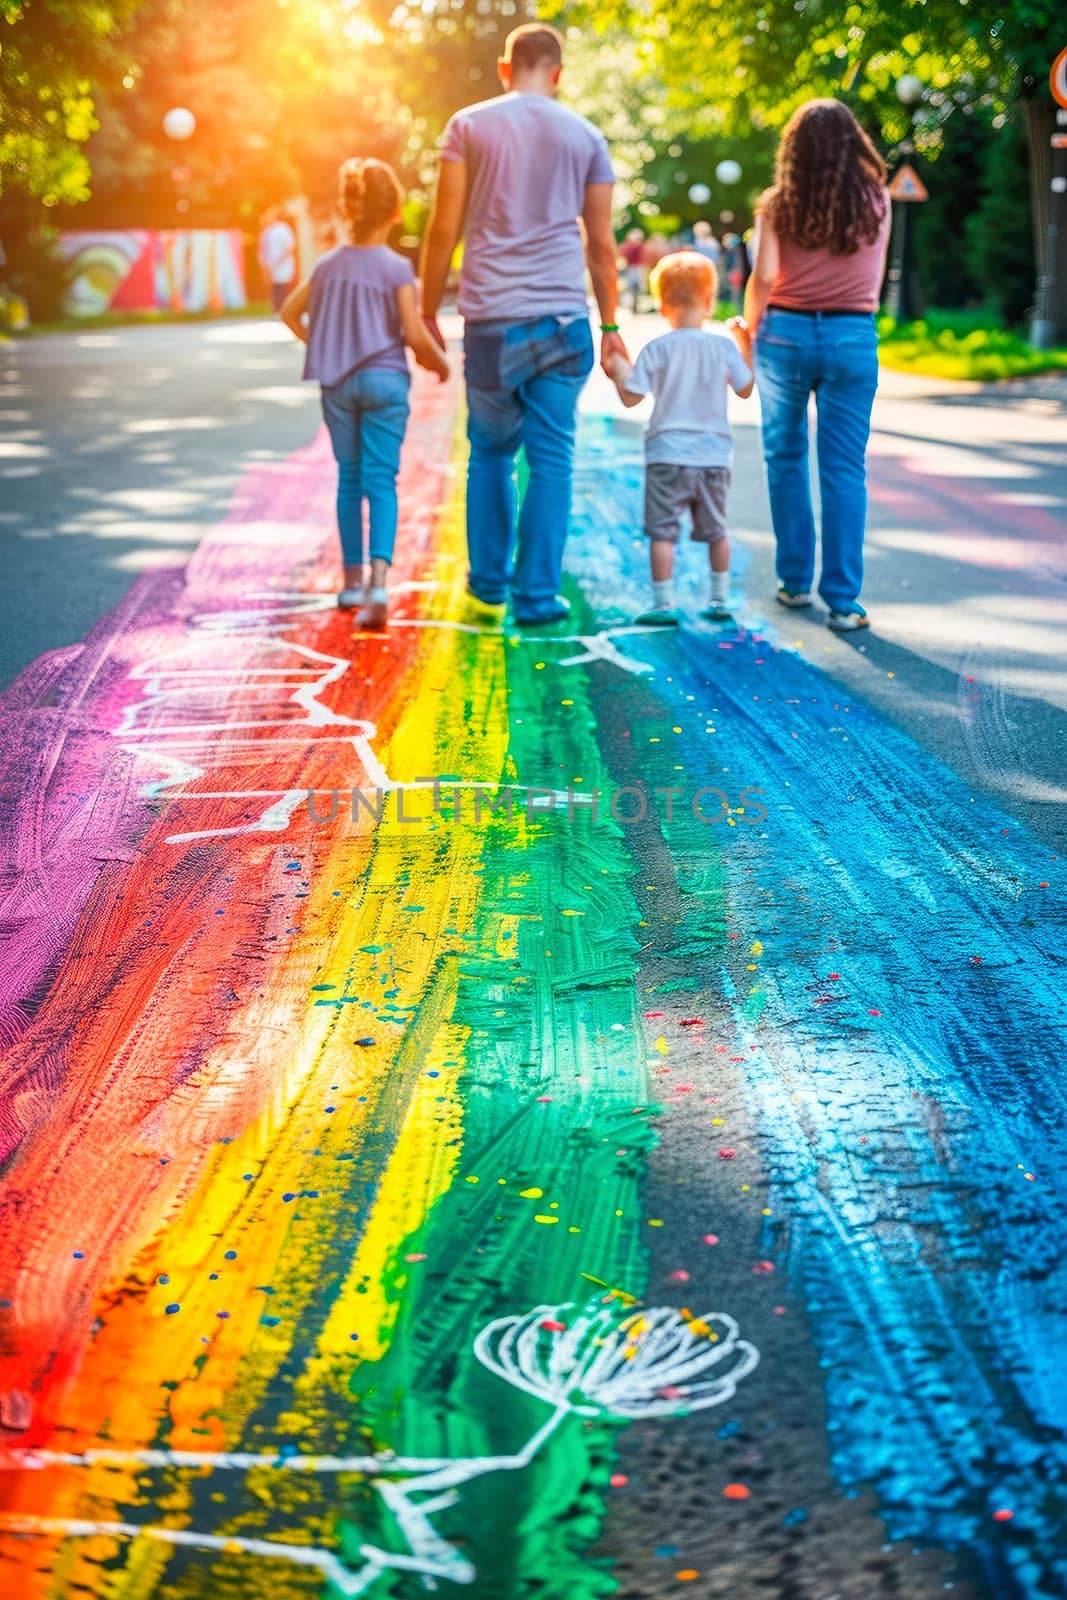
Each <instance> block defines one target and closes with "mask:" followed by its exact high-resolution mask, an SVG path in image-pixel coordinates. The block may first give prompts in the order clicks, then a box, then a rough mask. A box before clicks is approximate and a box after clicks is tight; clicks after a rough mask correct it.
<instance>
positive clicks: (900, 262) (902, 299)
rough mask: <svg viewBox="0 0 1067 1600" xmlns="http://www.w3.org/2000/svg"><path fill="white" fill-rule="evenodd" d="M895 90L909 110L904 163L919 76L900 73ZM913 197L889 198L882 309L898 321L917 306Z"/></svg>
mask: <svg viewBox="0 0 1067 1600" xmlns="http://www.w3.org/2000/svg"><path fill="white" fill-rule="evenodd" d="M896 93H897V99H898V100H899V101H900V103H901V105H902V106H905V107H907V108H908V110H909V117H908V123H909V126H908V134H907V135H906V136H905V138H903V139H902V140H901V141H900V147H899V148H900V154H901V157H902V158H903V162H904V163H907V162H908V160H909V158H912V157H914V155H915V146H914V144H913V143H912V141H911V137H910V135H911V123H912V121H913V120H914V117H915V109H914V108H915V107H916V106H917V105H918V103H919V101H920V100H921V99H922V94H923V83H922V79H921V78H917V77H916V76H915V74H914V73H913V72H906V73H904V75H903V76H902V77H900V78H898V79H897V81H896ZM890 193H891V194H892V187H891V188H890ZM914 198H918V197H917V196H916V197H914ZM914 198H904V197H901V198H899V199H898V198H894V200H893V209H894V212H895V219H894V220H895V226H894V229H893V251H892V256H891V259H890V263H889V275H888V287H887V291H886V308H887V310H888V311H889V313H890V315H891V316H893V317H895V318H896V320H897V321H898V322H910V321H911V320H912V318H913V317H914V316H915V314H916V312H917V310H918V309H919V307H918V296H917V295H916V293H915V283H914V272H913V269H912V259H911V258H912V220H911V208H912V205H913V204H914Z"/></svg>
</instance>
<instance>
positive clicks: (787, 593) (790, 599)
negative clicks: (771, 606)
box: [775, 589, 811, 610]
mask: <svg viewBox="0 0 1067 1600" xmlns="http://www.w3.org/2000/svg"><path fill="white" fill-rule="evenodd" d="M775 598H776V599H777V601H778V604H779V605H780V606H791V607H792V608H793V609H794V610H799V609H800V608H801V607H802V606H810V605H811V595H810V594H809V592H808V590H807V589H779V590H778V593H777V595H776V597H775Z"/></svg>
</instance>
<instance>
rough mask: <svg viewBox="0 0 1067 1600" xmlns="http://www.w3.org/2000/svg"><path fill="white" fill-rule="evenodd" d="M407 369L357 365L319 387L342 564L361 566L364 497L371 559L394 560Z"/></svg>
mask: <svg viewBox="0 0 1067 1600" xmlns="http://www.w3.org/2000/svg"><path fill="white" fill-rule="evenodd" d="M410 387H411V379H410V377H409V376H408V374H407V373H406V372H399V371H394V369H393V368H391V367H360V368H359V370H358V371H356V372H353V373H352V374H351V376H350V377H348V378H345V379H344V381H343V382H342V383H338V384H335V385H334V386H333V387H332V388H329V389H327V388H326V387H325V386H324V387H323V390H322V414H323V416H324V417H325V419H326V427H327V429H328V430H329V434H330V443H331V444H332V445H333V453H334V455H335V456H336V458H337V526H338V528H339V529H340V533H341V552H342V555H343V558H344V563H345V566H346V567H358V566H362V565H363V562H364V561H365V559H366V557H365V554H364V547H363V502H364V500H366V502H367V510H368V520H369V523H370V559H371V560H372V561H376V560H381V561H390V562H391V561H392V559H393V548H394V546H395V544H396V523H397V500H396V476H397V473H398V472H399V470H400V447H401V445H402V444H403V442H404V431H405V429H406V427H407V421H408V390H409V389H410Z"/></svg>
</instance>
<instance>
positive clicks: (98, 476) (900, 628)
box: [0, 316, 1067, 843]
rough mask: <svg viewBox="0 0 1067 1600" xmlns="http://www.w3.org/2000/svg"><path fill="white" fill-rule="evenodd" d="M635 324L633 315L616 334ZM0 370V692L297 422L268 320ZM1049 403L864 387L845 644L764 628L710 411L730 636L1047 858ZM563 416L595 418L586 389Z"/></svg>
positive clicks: (1062, 451)
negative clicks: (829, 698) (872, 716)
mask: <svg viewBox="0 0 1067 1600" xmlns="http://www.w3.org/2000/svg"><path fill="white" fill-rule="evenodd" d="M658 327H659V324H658V321H657V319H655V318H653V317H648V316H645V317H642V318H639V319H636V321H635V322H633V323H631V324H630V337H631V339H632V341H633V342H640V340H641V339H643V338H647V337H649V336H650V335H651V334H652V333H653V332H655V331H657V330H658ZM453 331H454V332H458V328H454V329H453ZM0 363H2V372H3V388H2V391H0V394H2V399H0V463H2V468H3V474H2V475H3V500H2V508H0V535H2V538H3V544H4V550H5V568H6V573H7V583H6V584H5V585H4V588H3V592H2V595H0V682H7V681H8V680H10V679H11V678H12V677H13V676H14V675H15V674H16V673H17V672H18V671H19V670H20V669H21V668H22V667H24V666H25V665H27V664H28V663H29V662H30V661H32V660H33V659H34V658H35V657H36V656H38V655H40V654H41V653H42V652H44V651H46V650H51V649H55V648H57V647H59V646H63V645H68V644H73V643H75V642H77V641H78V640H79V639H81V638H82V637H83V636H84V634H85V632H86V631H87V629H88V628H90V627H91V626H92V624H93V623H94V622H95V621H96V620H97V619H98V618H99V617H100V616H101V615H102V614H103V613H104V612H105V611H106V610H108V609H109V607H111V606H112V605H114V604H115V603H116V602H117V601H118V600H119V599H120V598H121V597H122V595H123V594H124V593H125V591H126V589H127V588H128V586H129V584H130V582H131V581H132V579H133V578H134V577H135V576H136V574H137V573H138V572H141V571H143V570H145V569H146V568H148V567H151V566H169V565H174V564H180V563H181V562H183V561H184V560H185V559H186V557H187V556H188V554H189V552H190V551H191V550H192V549H193V548H194V547H195V546H196V544H197V543H198V541H199V539H200V538H201V537H202V535H203V533H204V532H205V531H206V530H207V529H208V528H209V527H210V526H211V525H212V524H213V523H214V522H216V521H217V520H218V519H219V517H220V516H221V515H222V514H223V513H224V511H225V509H226V506H227V503H228V501H229V498H230V495H231V493H232V490H233V487H234V485H235V483H236V482H237V480H238V479H239V477H240V475H241V474H242V472H243V471H245V470H246V469H247V468H248V467H249V466H250V465H252V464H254V463H256V462H263V461H270V460H281V459H284V458H285V457H286V456H288V455H289V454H291V452H292V451H294V450H296V449H298V448H299V447H300V446H301V445H304V444H306V443H307V442H308V441H309V440H310V439H311V438H312V437H313V435H314V433H315V431H316V428H317V427H318V424H319V412H318V404H317V396H316V392H315V389H314V386H313V385H302V384H301V382H300V376H299V374H300V352H299V350H298V349H297V348H296V347H295V345H294V342H293V341H292V340H291V339H290V337H289V336H288V334H287V333H286V332H285V330H284V329H282V328H281V327H280V326H278V325H277V324H276V323H272V322H269V321H258V320H257V321H248V322H221V323H217V324H197V325H191V326H176V327H161V328H148V329H145V328H130V329H119V330H112V331H108V332H92V333H85V334H82V335H77V334H57V335H50V336H44V337H41V338H34V339H30V340H28V341H25V342H22V343H17V344H11V345H8V346H7V347H5V348H4V349H3V350H2V351H0ZM1065 401H1067V379H1064V378H1063V377H1062V376H1060V377H1051V378H1043V379H1035V380H1028V381H1024V382H1019V383H1012V384H1009V385H998V386H980V385H976V384H948V383H944V382H941V381H939V380H933V379H923V378H911V377H903V376H900V375H898V374H894V373H888V372H887V373H885V374H884V375H883V383H882V389H881V393H880V395H879V399H878V402H877V407H876V413H875V426H874V434H873V438H872V444H871V472H870V478H871V510H870V526H869V535H868V541H867V584H866V588H865V595H864V598H865V600H866V602H867V605H868V608H869V610H870V612H871V615H872V618H873V623H874V626H873V628H872V630H871V632H870V633H869V634H866V635H862V636H858V637H857V636H852V637H851V638H848V639H841V638H836V637H833V636H831V635H830V634H829V633H828V631H827V629H826V628H825V626H824V625H823V613H822V611H821V610H820V609H816V610H815V611H814V612H812V613H808V614H788V615H783V614H781V613H779V614H777V615H775V614H774V612H775V608H774V606H773V605H772V604H771V603H770V598H769V597H770V596H771V594H772V593H773V549H774V542H773V536H772V534H771V530H770V514H769V508H768V505H767V497H766V490H765V487H764V482H763V474H762V468H761V463H760V459H759V437H758V403H757V402H756V401H750V402H738V403H736V404H735V406H734V423H735V435H736V439H737V465H736V469H735V479H734V488H733V492H732V498H731V522H732V527H733V530H734V537H735V551H736V555H735V570H737V572H738V574H739V576H740V579H741V583H742V587H743V591H744V600H745V605H744V606H743V607H742V609H741V612H740V615H741V616H742V618H743V620H745V621H747V622H748V623H749V625H758V624H759V622H760V620H761V618H764V617H765V618H766V620H767V622H768V624H769V625H770V626H771V627H775V628H777V630H778V633H779V636H780V637H781V638H782V639H783V640H784V641H788V642H789V643H790V644H794V643H795V642H796V641H800V642H801V643H802V646H803V648H804V650H805V651H806V652H807V654H808V658H809V659H810V660H812V661H814V662H816V663H817V664H818V665H820V666H823V667H827V668H829V669H830V670H831V671H832V672H833V673H834V674H835V675H836V676H839V677H840V679H841V681H842V683H843V684H844V685H846V686H847V687H848V688H849V690H850V691H852V692H854V693H862V694H864V695H865V696H866V697H867V698H868V699H870V700H873V701H874V702H875V703H876V704H877V705H878V707H879V709H881V710H882V711H884V712H886V713H887V714H888V715H890V716H891V717H892V718H893V719H894V721H896V722H897V723H898V724H899V725H901V726H903V727H904V728H906V729H907V730H908V731H909V732H911V733H913V734H914V735H915V736H916V737H917V738H918V739H919V740H920V741H921V742H922V743H923V744H924V745H926V747H927V748H929V749H930V750H931V751H932V752H933V753H935V754H936V755H938V756H939V757H940V758H941V759H942V760H944V761H946V762H948V764H949V765H951V766H953V767H954V768H955V769H956V770H957V771H958V772H959V773H960V774H961V776H963V777H964V779H965V780H966V781H967V782H969V783H973V784H974V785H975V786H976V788H978V789H983V790H985V791H986V792H988V793H990V794H991V795H993V796H995V798H996V799H997V801H998V803H999V804H1001V805H1002V806H1004V807H1005V808H1006V809H1007V810H1008V811H1009V812H1012V813H1014V814H1015V815H1016V816H1018V817H1019V818H1020V820H1022V821H1024V822H1025V823H1026V824H1027V826H1029V827H1031V828H1032V829H1033V830H1034V831H1035V832H1036V833H1037V834H1038V836H1039V837H1041V838H1043V839H1045V840H1046V841H1047V842H1049V843H1052V842H1054V841H1055V840H1056V838H1057V823H1056V802H1057V801H1059V800H1062V798H1063V797H1064V793H1065V789H1064V782H1063V751H1064V749H1067V740H1065V737H1064V726H1065V725H1064V710H1065V707H1067V673H1065V670H1064V664H1063V637H1064V636H1063V633H1062V631H1060V630H1061V627H1062V623H1063V621H1064V617H1065V613H1067V604H1065V600H1067V584H1065V581H1064V570H1065V564H1067V557H1065V549H1067V539H1065V534H1067V520H1065V512H1064V507H1065V505H1067V448H1065V444H1067V404H1065ZM586 404H587V406H588V407H589V408H590V409H593V410H601V411H602V410H604V409H607V408H610V406H611V400H610V396H609V393H608V386H607V383H606V380H605V379H603V378H602V377H601V376H599V375H597V376H596V377H595V378H594V379H593V381H592V383H591V384H590V386H589V389H588V390H587V394H586ZM632 425H633V427H635V428H639V427H640V426H641V425H642V424H641V420H640V414H639V413H637V414H635V417H634V420H633V423H632ZM691 565H692V564H691ZM694 593H695V590H694ZM1058 625H1059V626H1058ZM929 799H930V797H924V796H916V797H915V803H916V805H917V806H922V805H924V804H926V803H928V802H929Z"/></svg>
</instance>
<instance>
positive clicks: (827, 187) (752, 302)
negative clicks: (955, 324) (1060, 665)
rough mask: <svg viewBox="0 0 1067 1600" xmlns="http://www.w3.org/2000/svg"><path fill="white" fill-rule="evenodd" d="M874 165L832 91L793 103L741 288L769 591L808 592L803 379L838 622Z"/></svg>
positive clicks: (845, 587)
mask: <svg viewBox="0 0 1067 1600" xmlns="http://www.w3.org/2000/svg"><path fill="white" fill-rule="evenodd" d="M885 176H886V169H885V163H884V162H883V161H882V158H881V156H880V155H879V154H878V152H877V151H876V150H875V148H874V146H873V144H872V143H871V141H870V139H869V138H868V137H867V135H866V134H865V133H864V131H863V129H862V128H861V127H860V125H859V123H858V122H857V121H856V119H855V117H854V116H853V115H852V112H851V111H850V110H849V109H848V107H847V106H845V105H842V104H841V103H840V101H837V100H810V101H809V102H808V104H807V105H804V106H801V107H800V109H799V110H798V111H796V112H794V114H793V116H792V117H791V119H790V121H789V123H788V125H787V126H786V129H785V132H784V133H783V134H782V141H781V144H780V146H779V149H778V160H777V165H776V169H775V182H774V187H773V188H772V189H769V190H768V191H767V193H766V194H765V195H764V196H763V197H762V199H761V200H760V202H759V204H758V206H757V208H756V235H755V253H754V259H753V263H752V276H751V278H750V279H749V282H748V288H747V291H746V294H745V320H746V322H747V324H748V328H749V332H750V334H751V336H752V337H754V340H755V369H756V381H757V383H758V385H759V392H760V402H761V405H762V408H763V454H764V459H765V461H766V463H767V479H768V484H769V487H770V497H771V516H772V518H773V520H774V536H775V539H776V541H777V545H778V560H777V570H778V582H779V585H780V587H779V589H778V599H779V600H780V601H781V603H782V604H783V605H786V606H809V605H810V604H811V586H812V582H813V580H814V577H815V519H814V517H813V515H812V508H811V483H810V480H809V474H808V398H809V396H810V395H811V394H812V393H814V395H815V405H816V411H817V416H818V429H817V434H816V446H817V451H818V458H819V491H820V497H821V501H822V575H821V578H820V581H819V594H820V596H821V598H822V599H823V600H824V601H825V602H826V605H827V606H828V607H829V612H830V615H829V617H828V618H827V621H828V622H829V625H830V627H831V628H834V629H836V630H837V631H838V632H841V633H845V632H850V631H852V630H853V629H855V628H865V627H867V625H868V623H867V613H866V612H865V611H864V609H863V607H862V606H861V605H860V601H859V595H860V589H861V587H862V585H863V531H864V524H865V521H866V516H867V486H866V461H865V457H866V450H867V437H868V434H869V432H870V424H871V406H872V404H873V402H874V394H875V389H876V388H877V386H878V342H877V335H876V332H875V326H874V313H875V312H876V311H877V309H878V296H879V291H880V288H881V283H882V276H883V273H884V271H885V256H886V247H887V245H888V241H889V226H890V205H889V196H888V194H887V193H886V187H885Z"/></svg>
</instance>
